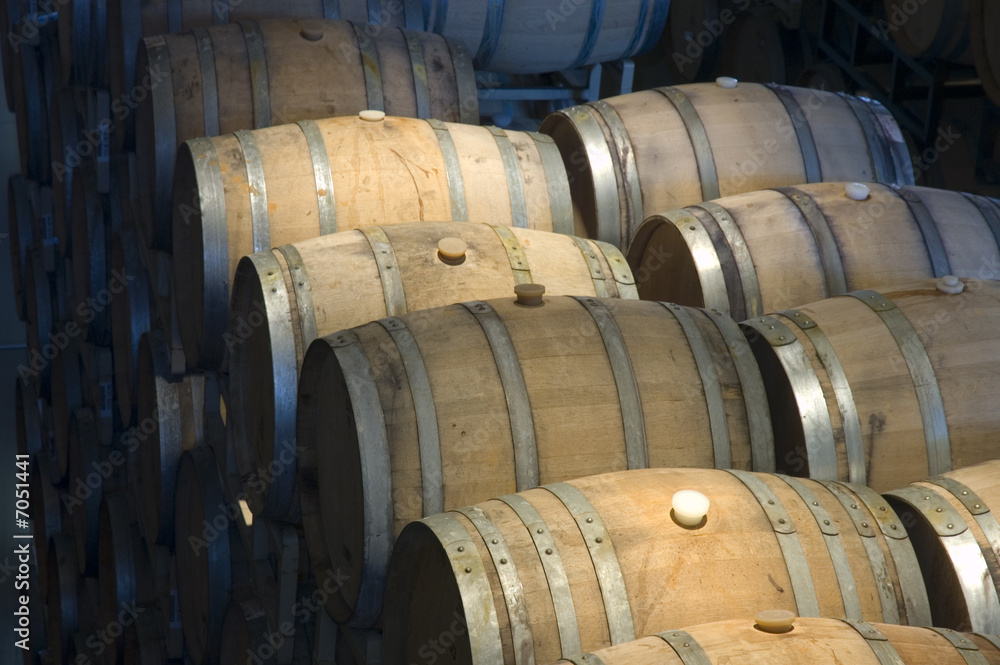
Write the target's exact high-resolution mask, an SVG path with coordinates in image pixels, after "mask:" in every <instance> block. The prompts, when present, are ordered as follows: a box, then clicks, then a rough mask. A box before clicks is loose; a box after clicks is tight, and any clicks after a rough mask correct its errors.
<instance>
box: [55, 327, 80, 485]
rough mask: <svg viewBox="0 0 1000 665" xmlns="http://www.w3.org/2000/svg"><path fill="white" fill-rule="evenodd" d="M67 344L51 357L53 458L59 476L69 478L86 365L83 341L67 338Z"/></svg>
mask: <svg viewBox="0 0 1000 665" xmlns="http://www.w3.org/2000/svg"><path fill="white" fill-rule="evenodd" d="M67 340H68V341H67V343H66V345H65V346H63V347H62V348H61V349H60V350H59V352H58V353H57V354H56V355H55V357H54V358H53V359H52V370H51V371H52V400H51V402H52V427H53V432H52V440H53V445H54V447H55V455H54V456H53V457H54V460H55V462H56V471H57V472H58V473H59V477H60V478H66V477H67V474H68V473H69V465H70V461H69V459H70V456H71V453H72V451H71V449H70V442H69V430H70V422H71V421H72V419H73V418H72V416H73V414H74V413H75V412H76V410H77V409H81V408H83V406H84V405H83V368H82V366H81V365H82V363H81V358H80V354H81V350H80V341H79V339H77V338H76V337H68V336H67Z"/></svg>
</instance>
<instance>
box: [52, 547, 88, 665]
mask: <svg viewBox="0 0 1000 665" xmlns="http://www.w3.org/2000/svg"><path fill="white" fill-rule="evenodd" d="M49 551H50V552H49V557H48V568H47V569H46V575H48V583H47V584H46V586H47V587H48V589H47V593H46V596H45V609H46V611H45V621H46V625H45V634H46V636H47V637H48V646H49V648H48V650H49V652H50V653H51V654H52V661H53V663H62V662H64V660H65V656H66V654H67V653H68V652H69V649H70V641H71V640H72V639H73V635H74V634H75V633H76V631H77V628H78V627H79V622H80V615H79V612H78V607H77V565H76V552H75V548H74V545H73V537H72V536H70V535H67V534H65V533H57V534H54V535H53V536H52V539H51V540H50V541H49Z"/></svg>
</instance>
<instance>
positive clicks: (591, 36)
mask: <svg viewBox="0 0 1000 665" xmlns="http://www.w3.org/2000/svg"><path fill="white" fill-rule="evenodd" d="M603 23H604V0H593V4H592V5H590V24H589V25H588V26H587V37H586V39H584V40H583V46H581V47H580V53H579V55H577V56H576V61H575V62H574V63H573V64H572V65H570V68H571V69H572V68H575V67H582V66H583V65H585V64H586V63H587V61H588V60H590V56H592V55H593V54H594V48H595V47H596V46H597V38H598V37H599V36H600V34H601V25H602V24H603Z"/></svg>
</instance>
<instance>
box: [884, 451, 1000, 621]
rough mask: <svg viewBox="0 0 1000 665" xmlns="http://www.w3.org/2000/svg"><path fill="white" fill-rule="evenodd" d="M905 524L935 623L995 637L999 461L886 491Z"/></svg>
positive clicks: (999, 579)
mask: <svg viewBox="0 0 1000 665" xmlns="http://www.w3.org/2000/svg"><path fill="white" fill-rule="evenodd" d="M886 498H887V499H888V500H889V501H890V502H891V503H892V504H893V506H894V507H895V508H896V511H897V512H898V513H899V515H900V517H902V518H903V519H904V520H906V521H907V524H909V526H908V527H907V528H908V529H909V531H910V532H911V533H912V535H913V544H914V548H915V549H916V552H917V558H918V559H919V561H920V567H921V570H923V571H924V580H925V581H926V583H927V593H928V595H929V596H930V598H931V608H932V610H933V613H934V614H933V616H934V624H935V625H938V626H944V627H946V628H953V629H955V630H973V631H976V632H985V633H1000V599H998V594H1000V525H998V523H997V513H995V512H993V510H996V509H1000V462H998V461H990V462H985V463H983V464H979V465H976V466H969V467H965V468H963V469H958V470H955V471H949V472H948V473H943V474H941V475H939V476H932V477H930V478H928V479H927V480H922V481H920V482H916V483H912V484H910V485H908V486H906V487H903V488H901V489H896V490H892V491H890V492H888V493H887V494H886Z"/></svg>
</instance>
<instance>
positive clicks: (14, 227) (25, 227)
mask: <svg viewBox="0 0 1000 665" xmlns="http://www.w3.org/2000/svg"><path fill="white" fill-rule="evenodd" d="M3 4H5V3H0V5H3ZM37 197H38V185H37V183H35V182H34V181H31V180H28V179H27V178H25V177H24V176H23V175H20V174H17V175H12V176H10V178H8V180H7V224H8V227H7V228H8V237H9V239H10V240H9V243H10V267H11V269H10V271H11V280H12V285H13V287H14V307H15V310H16V312H17V318H18V319H20V320H21V321H24V320H25V319H26V317H27V314H26V312H25V310H26V308H27V303H26V299H27V296H26V295H25V293H24V286H23V283H24V261H25V258H26V255H27V252H28V251H29V249H30V247H31V242H32V229H33V227H34V224H33V219H34V216H35V209H36V207H37V203H36V201H37Z"/></svg>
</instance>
